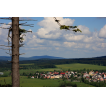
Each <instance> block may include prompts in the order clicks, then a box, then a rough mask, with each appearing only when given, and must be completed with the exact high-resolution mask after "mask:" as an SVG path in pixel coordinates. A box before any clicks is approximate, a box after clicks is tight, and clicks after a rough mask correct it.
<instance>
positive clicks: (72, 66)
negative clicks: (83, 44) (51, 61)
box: [56, 63, 106, 70]
mask: <svg viewBox="0 0 106 106" xmlns="http://www.w3.org/2000/svg"><path fill="white" fill-rule="evenodd" d="M56 67H57V68H60V69H65V70H68V69H71V70H81V69H84V68H85V69H93V70H106V66H99V65H91V64H80V63H75V64H61V65H56Z"/></svg>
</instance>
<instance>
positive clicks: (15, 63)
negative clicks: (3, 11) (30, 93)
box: [12, 17, 20, 87]
mask: <svg viewBox="0 0 106 106" xmlns="http://www.w3.org/2000/svg"><path fill="white" fill-rule="evenodd" d="M12 86H13V87H19V86H20V75H19V17H12Z"/></svg>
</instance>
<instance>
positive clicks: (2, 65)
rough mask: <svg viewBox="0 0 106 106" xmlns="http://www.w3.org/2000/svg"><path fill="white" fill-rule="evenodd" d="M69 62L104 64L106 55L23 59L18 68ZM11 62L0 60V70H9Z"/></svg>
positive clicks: (36, 67) (53, 65)
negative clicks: (76, 57)
mask: <svg viewBox="0 0 106 106" xmlns="http://www.w3.org/2000/svg"><path fill="white" fill-rule="evenodd" d="M32 63H33V65H22V64H32ZM71 63H82V64H92V65H100V66H106V57H105V56H104V57H97V58H78V59H50V60H49V59H48V60H44V59H39V60H24V61H20V62H19V64H21V65H20V69H39V68H56V66H55V65H60V64H71ZM10 69H11V63H10V62H8V61H0V71H1V70H2V71H5V70H10Z"/></svg>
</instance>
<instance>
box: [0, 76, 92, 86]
mask: <svg viewBox="0 0 106 106" xmlns="http://www.w3.org/2000/svg"><path fill="white" fill-rule="evenodd" d="M4 79H5V82H6V84H11V83H12V82H11V77H0V84H2V85H4V84H5V82H4ZM62 82H63V80H61V79H37V78H34V79H32V78H27V77H26V76H20V87H59V85H60V83H62ZM67 82H68V81H67ZM72 83H74V84H75V83H76V84H77V87H93V86H92V85H89V84H85V83H82V82H81V83H80V82H72Z"/></svg>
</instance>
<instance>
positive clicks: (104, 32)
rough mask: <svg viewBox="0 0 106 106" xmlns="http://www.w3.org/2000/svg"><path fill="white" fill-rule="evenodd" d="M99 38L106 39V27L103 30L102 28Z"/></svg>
mask: <svg viewBox="0 0 106 106" xmlns="http://www.w3.org/2000/svg"><path fill="white" fill-rule="evenodd" d="M99 37H103V38H106V25H105V26H104V27H103V28H101V30H100V32H99Z"/></svg>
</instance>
